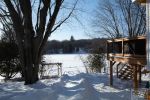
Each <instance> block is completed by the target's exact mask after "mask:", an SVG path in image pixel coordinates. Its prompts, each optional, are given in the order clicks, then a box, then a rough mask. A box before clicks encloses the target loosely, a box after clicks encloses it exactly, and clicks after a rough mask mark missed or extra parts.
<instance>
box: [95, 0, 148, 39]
mask: <svg viewBox="0 0 150 100" xmlns="http://www.w3.org/2000/svg"><path fill="white" fill-rule="evenodd" d="M93 25H94V27H96V28H97V31H98V32H99V33H103V34H104V35H107V36H108V37H110V38H118V37H125V36H128V37H134V36H137V35H143V34H145V31H146V9H145V7H142V6H140V5H138V4H136V3H132V1H131V0H113V1H111V0H105V1H104V3H102V2H99V4H98V7H97V9H96V18H95V20H94V21H93Z"/></svg>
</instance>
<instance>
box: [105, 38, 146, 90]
mask: <svg viewBox="0 0 150 100" xmlns="http://www.w3.org/2000/svg"><path fill="white" fill-rule="evenodd" d="M107 60H109V62H110V63H109V65H110V85H111V86H112V85H113V69H114V65H115V63H119V64H122V65H123V64H127V66H126V65H125V66H124V65H123V66H122V67H121V69H120V70H118V69H119V68H118V67H119V66H118V65H119V64H118V65H117V67H115V68H117V69H116V70H117V77H118V78H121V79H132V80H133V87H134V88H135V89H137V88H138V87H139V86H138V85H139V82H140V81H141V74H142V72H141V70H142V68H143V67H144V66H145V65H146V64H147V62H146V37H145V36H139V37H136V38H120V39H112V40H108V41H107Z"/></svg>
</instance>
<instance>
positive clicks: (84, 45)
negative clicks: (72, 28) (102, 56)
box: [45, 37, 106, 54]
mask: <svg viewBox="0 0 150 100" xmlns="http://www.w3.org/2000/svg"><path fill="white" fill-rule="evenodd" d="M99 48H105V50H104V52H105V51H106V39H105V38H95V39H80V40H75V39H74V38H73V37H71V39H70V40H64V41H57V40H52V41H48V43H47V45H46V48H45V53H46V54H66V53H89V52H91V51H92V50H95V49H99Z"/></svg>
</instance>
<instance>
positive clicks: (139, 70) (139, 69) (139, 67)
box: [138, 65, 142, 83]
mask: <svg viewBox="0 0 150 100" xmlns="http://www.w3.org/2000/svg"><path fill="white" fill-rule="evenodd" d="M141 68H142V66H141V65H139V66H138V72H139V83H141V77H142V74H141Z"/></svg>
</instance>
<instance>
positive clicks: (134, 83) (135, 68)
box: [133, 65, 138, 90]
mask: <svg viewBox="0 0 150 100" xmlns="http://www.w3.org/2000/svg"><path fill="white" fill-rule="evenodd" d="M133 68H134V70H133V88H134V89H135V90H137V89H138V77H137V75H138V70H137V66H136V65H134V66H133Z"/></svg>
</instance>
